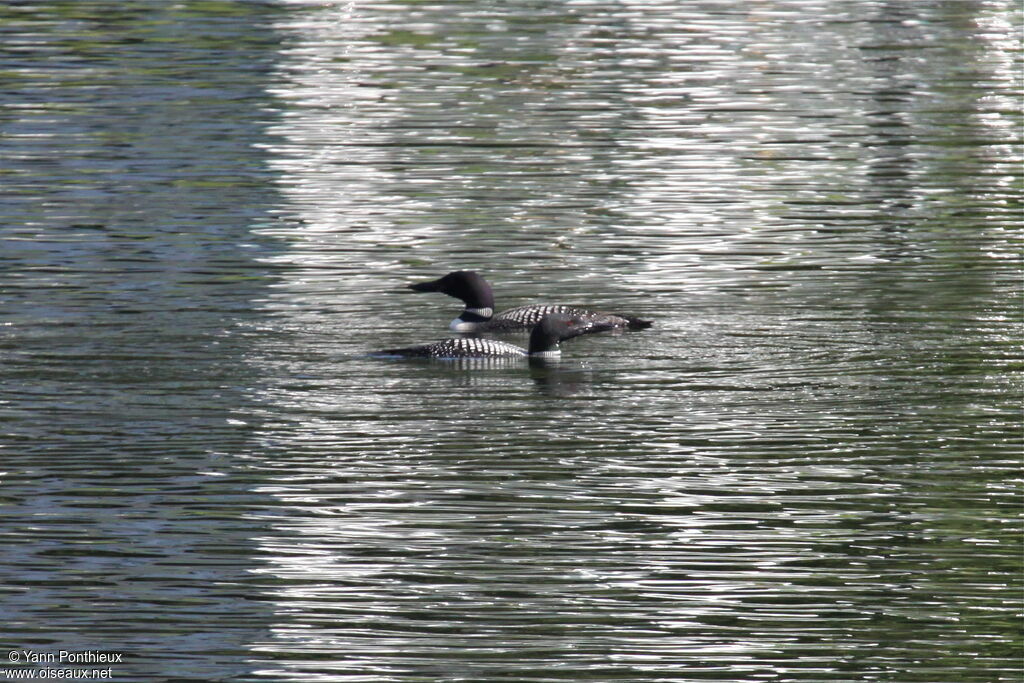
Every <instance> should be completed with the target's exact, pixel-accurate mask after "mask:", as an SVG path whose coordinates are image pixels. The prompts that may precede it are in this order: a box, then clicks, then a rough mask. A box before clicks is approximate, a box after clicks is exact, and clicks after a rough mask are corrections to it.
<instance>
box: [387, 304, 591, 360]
mask: <svg viewBox="0 0 1024 683" xmlns="http://www.w3.org/2000/svg"><path fill="white" fill-rule="evenodd" d="M608 329H611V325H610V324H609V323H607V322H604V323H602V322H597V321H593V320H587V319H585V318H582V317H580V316H571V315H563V314H554V315H546V316H544V317H543V318H541V321H540V322H539V323H537V324H536V325H534V326H533V330H532V331H531V332H530V346H529V348H527V349H523V348H520V347H518V346H516V345H515V344H509V343H508V342H503V341H497V340H494V339H480V338H479V337H455V338H452V339H444V340H442V341H439V342H435V343H433V344H423V345H420V346H409V347H406V348H402V349H385V350H383V351H377V352H376V354H374V355H382V356H403V357H406V358H523V357H526V356H537V357H542V358H543V357H548V358H552V357H557V356H559V355H561V349H559V348H558V343H559V342H562V341H565V340H566V339H572V338H573V337H578V336H580V335H581V334H588V333H591V332H601V331H603V330H608Z"/></svg>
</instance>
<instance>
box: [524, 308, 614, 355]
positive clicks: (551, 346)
mask: <svg viewBox="0 0 1024 683" xmlns="http://www.w3.org/2000/svg"><path fill="white" fill-rule="evenodd" d="M613 327H614V325H612V324H611V323H609V322H605V321H594V320H589V319H587V318H584V317H582V316H578V315H566V314H564V313H552V314H551V315H546V316H544V317H543V318H541V320H540V322H539V323H537V324H536V325H534V326H533V330H531V332H530V349H529V352H530V354H531V355H532V354H540V353H550V354H555V353H558V342H561V341H565V340H566V339H572V338H573V337H578V336H580V335H581V334H591V333H593V332H603V331H605V330H610V329H612V328H613Z"/></svg>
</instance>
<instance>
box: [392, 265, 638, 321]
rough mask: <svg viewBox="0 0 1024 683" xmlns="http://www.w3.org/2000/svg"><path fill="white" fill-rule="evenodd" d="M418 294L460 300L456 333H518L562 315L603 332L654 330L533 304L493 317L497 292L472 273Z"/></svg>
mask: <svg viewBox="0 0 1024 683" xmlns="http://www.w3.org/2000/svg"><path fill="white" fill-rule="evenodd" d="M408 287H409V289H411V290H413V291H416V292H441V293H442V294H447V295H448V296H453V297H455V298H456V299H461V300H462V302H463V303H464V304H466V308H465V309H464V310H463V311H462V313H460V314H459V317H458V318H456V319H455V320H453V321H452V322H451V324H450V325H449V328H451V330H452V331H453V332H516V331H519V330H526V329H529V328H531V327H533V326H534V325H536V324H537V322H538V321H539V320H540V319H541V318H543V317H544V316H545V315H550V314H552V313H560V314H565V315H570V316H576V317H579V318H582V319H584V320H590V321H593V322H595V323H601V324H602V325H606V327H604V329H609V330H610V329H615V328H619V329H622V328H628V329H631V330H642V329H645V328H647V327H650V326H651V324H652V323H651V321H650V320H641V319H640V318H637V317H635V316H631V315H617V314H614V313H602V312H600V311H588V310H586V309H584V308H577V307H575V306H562V305H547V304H533V305H529V306H519V307H517V308H510V309H508V310H507V311H502V312H501V313H499V314H498V315H494V292H493V291H492V290H491V284H490V283H489V282H487V280H485V279H484V278H483V277H481V276H480V275H479V274H478V273H476V272H475V271H472V270H456V271H454V272H451V273H448V274H447V275H445V276H444V277H442V278H438V279H437V280H431V281H430V282H420V283H417V284H414V285H408Z"/></svg>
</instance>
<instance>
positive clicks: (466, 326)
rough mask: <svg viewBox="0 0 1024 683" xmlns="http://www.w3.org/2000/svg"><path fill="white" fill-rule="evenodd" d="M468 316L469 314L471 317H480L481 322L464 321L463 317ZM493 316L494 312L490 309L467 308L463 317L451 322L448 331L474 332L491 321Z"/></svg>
mask: <svg viewBox="0 0 1024 683" xmlns="http://www.w3.org/2000/svg"><path fill="white" fill-rule="evenodd" d="M466 314H469V316H470V317H473V316H479V317H480V318H481V320H479V321H471V320H464V319H463V317H462V316H464V315H466ZM492 315H494V311H492V310H491V309H490V308H467V309H466V310H464V311H463V312H462V315H460V316H459V317H458V318H456V319H455V320H453V321H451V323H450V324H449V325H448V329H450V330H451V331H452V332H473V331H474V330H476V328H478V327H479V326H480V325H481V324H482V323H483V322H485V321H487V320H490V319H491V316H492Z"/></svg>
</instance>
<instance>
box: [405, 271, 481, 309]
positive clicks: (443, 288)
mask: <svg viewBox="0 0 1024 683" xmlns="http://www.w3.org/2000/svg"><path fill="white" fill-rule="evenodd" d="M408 287H409V289H411V290H413V291H414V292H441V293H442V294H447V295H448V296H453V297H455V298H456V299H461V300H462V302H463V303H465V304H466V308H490V309H493V308H494V292H493V291H491V285H490V283H489V282H487V280H485V279H483V278H482V277H480V275H478V274H477V273H476V272H474V271H472V270H456V271H454V272H451V273H448V274H447V275H445V276H444V277H442V278H438V279H437V280H431V281H430V282H420V283H417V284H415V285H408Z"/></svg>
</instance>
